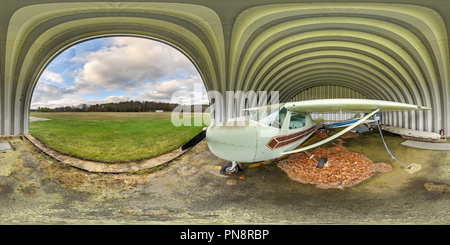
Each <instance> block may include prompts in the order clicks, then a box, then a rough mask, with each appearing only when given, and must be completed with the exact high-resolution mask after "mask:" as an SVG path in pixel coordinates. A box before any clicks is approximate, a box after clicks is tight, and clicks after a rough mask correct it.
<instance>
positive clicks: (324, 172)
mask: <svg viewBox="0 0 450 245" xmlns="http://www.w3.org/2000/svg"><path fill="white" fill-rule="evenodd" d="M342 142H343V141H342V140H340V142H339V143H338V144H337V145H335V146H333V147H330V148H328V149H323V148H320V147H318V148H316V149H315V150H314V151H313V152H309V153H308V154H306V153H296V154H293V155H292V156H290V157H289V158H288V159H285V160H282V161H280V162H279V163H278V167H280V168H281V169H282V170H284V171H285V172H286V173H287V174H288V176H289V177H290V178H291V179H293V180H296V181H298V182H301V183H304V184H313V185H316V186H317V187H319V188H324V189H328V188H345V187H350V186H353V185H356V184H358V183H361V182H362V181H364V180H366V179H368V178H370V177H371V176H372V175H373V173H374V172H387V171H390V170H392V167H391V166H390V165H389V164H386V163H377V164H373V162H372V160H370V159H368V158H367V157H366V156H364V155H361V154H358V153H355V152H349V151H348V150H347V149H346V148H345V147H343V146H342V144H341V143H342ZM308 155H309V156H308ZM312 155H314V157H313V158H310V156H312ZM321 157H326V158H327V163H326V164H325V166H324V167H323V168H318V167H316V163H317V161H318V160H319V159H320V158H321ZM386 165H387V166H386ZM389 167H390V170H389V169H388V170H386V168H389ZM380 168H381V169H382V171H380V170H381V169H380Z"/></svg>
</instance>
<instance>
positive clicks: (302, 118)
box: [289, 113, 306, 129]
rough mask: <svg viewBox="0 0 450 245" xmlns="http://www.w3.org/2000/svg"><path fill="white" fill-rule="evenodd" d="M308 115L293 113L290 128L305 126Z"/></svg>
mask: <svg viewBox="0 0 450 245" xmlns="http://www.w3.org/2000/svg"><path fill="white" fill-rule="evenodd" d="M305 122H306V115H305V114H300V113H291V121H290V122H289V129H295V128H301V127H303V126H305Z"/></svg>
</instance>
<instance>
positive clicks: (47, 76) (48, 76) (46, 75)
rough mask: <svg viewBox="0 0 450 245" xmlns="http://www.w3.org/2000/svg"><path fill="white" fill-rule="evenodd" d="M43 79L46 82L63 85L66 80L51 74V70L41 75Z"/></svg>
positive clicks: (56, 74) (59, 75) (58, 75)
mask: <svg viewBox="0 0 450 245" xmlns="http://www.w3.org/2000/svg"><path fill="white" fill-rule="evenodd" d="M41 78H42V79H45V80H50V81H51V82H52V83H58V84H61V83H63V82H64V79H63V78H62V76H61V74H58V73H55V72H51V71H49V70H44V72H43V73H42V75H41Z"/></svg>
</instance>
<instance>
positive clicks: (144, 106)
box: [31, 101, 208, 112]
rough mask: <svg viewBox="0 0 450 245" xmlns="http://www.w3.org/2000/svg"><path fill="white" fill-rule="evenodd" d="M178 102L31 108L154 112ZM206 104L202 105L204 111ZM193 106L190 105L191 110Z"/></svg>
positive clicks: (175, 105) (69, 110)
mask: <svg viewBox="0 0 450 245" xmlns="http://www.w3.org/2000/svg"><path fill="white" fill-rule="evenodd" d="M178 105H179V104H172V103H166V102H155V101H145V102H141V101H125V102H118V103H106V104H100V105H99V104H96V105H87V104H79V105H78V106H65V107H63V106H61V107H56V108H53V109H50V108H48V107H39V108H38V109H31V111H32V112H154V111H157V110H162V111H165V112H167V111H169V112H170V111H172V110H173V109H174V108H176V107H177V106H178ZM207 106H208V105H203V106H202V108H203V110H202V111H204V110H205V109H206V107H207ZM191 111H194V109H193V106H192V110H191Z"/></svg>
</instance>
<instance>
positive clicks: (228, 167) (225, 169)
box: [220, 162, 240, 174]
mask: <svg viewBox="0 0 450 245" xmlns="http://www.w3.org/2000/svg"><path fill="white" fill-rule="evenodd" d="M239 170H240V168H239V165H238V164H237V163H236V162H227V163H225V164H223V165H222V168H221V169H220V173H222V174H232V173H236V172H238V171H239Z"/></svg>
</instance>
